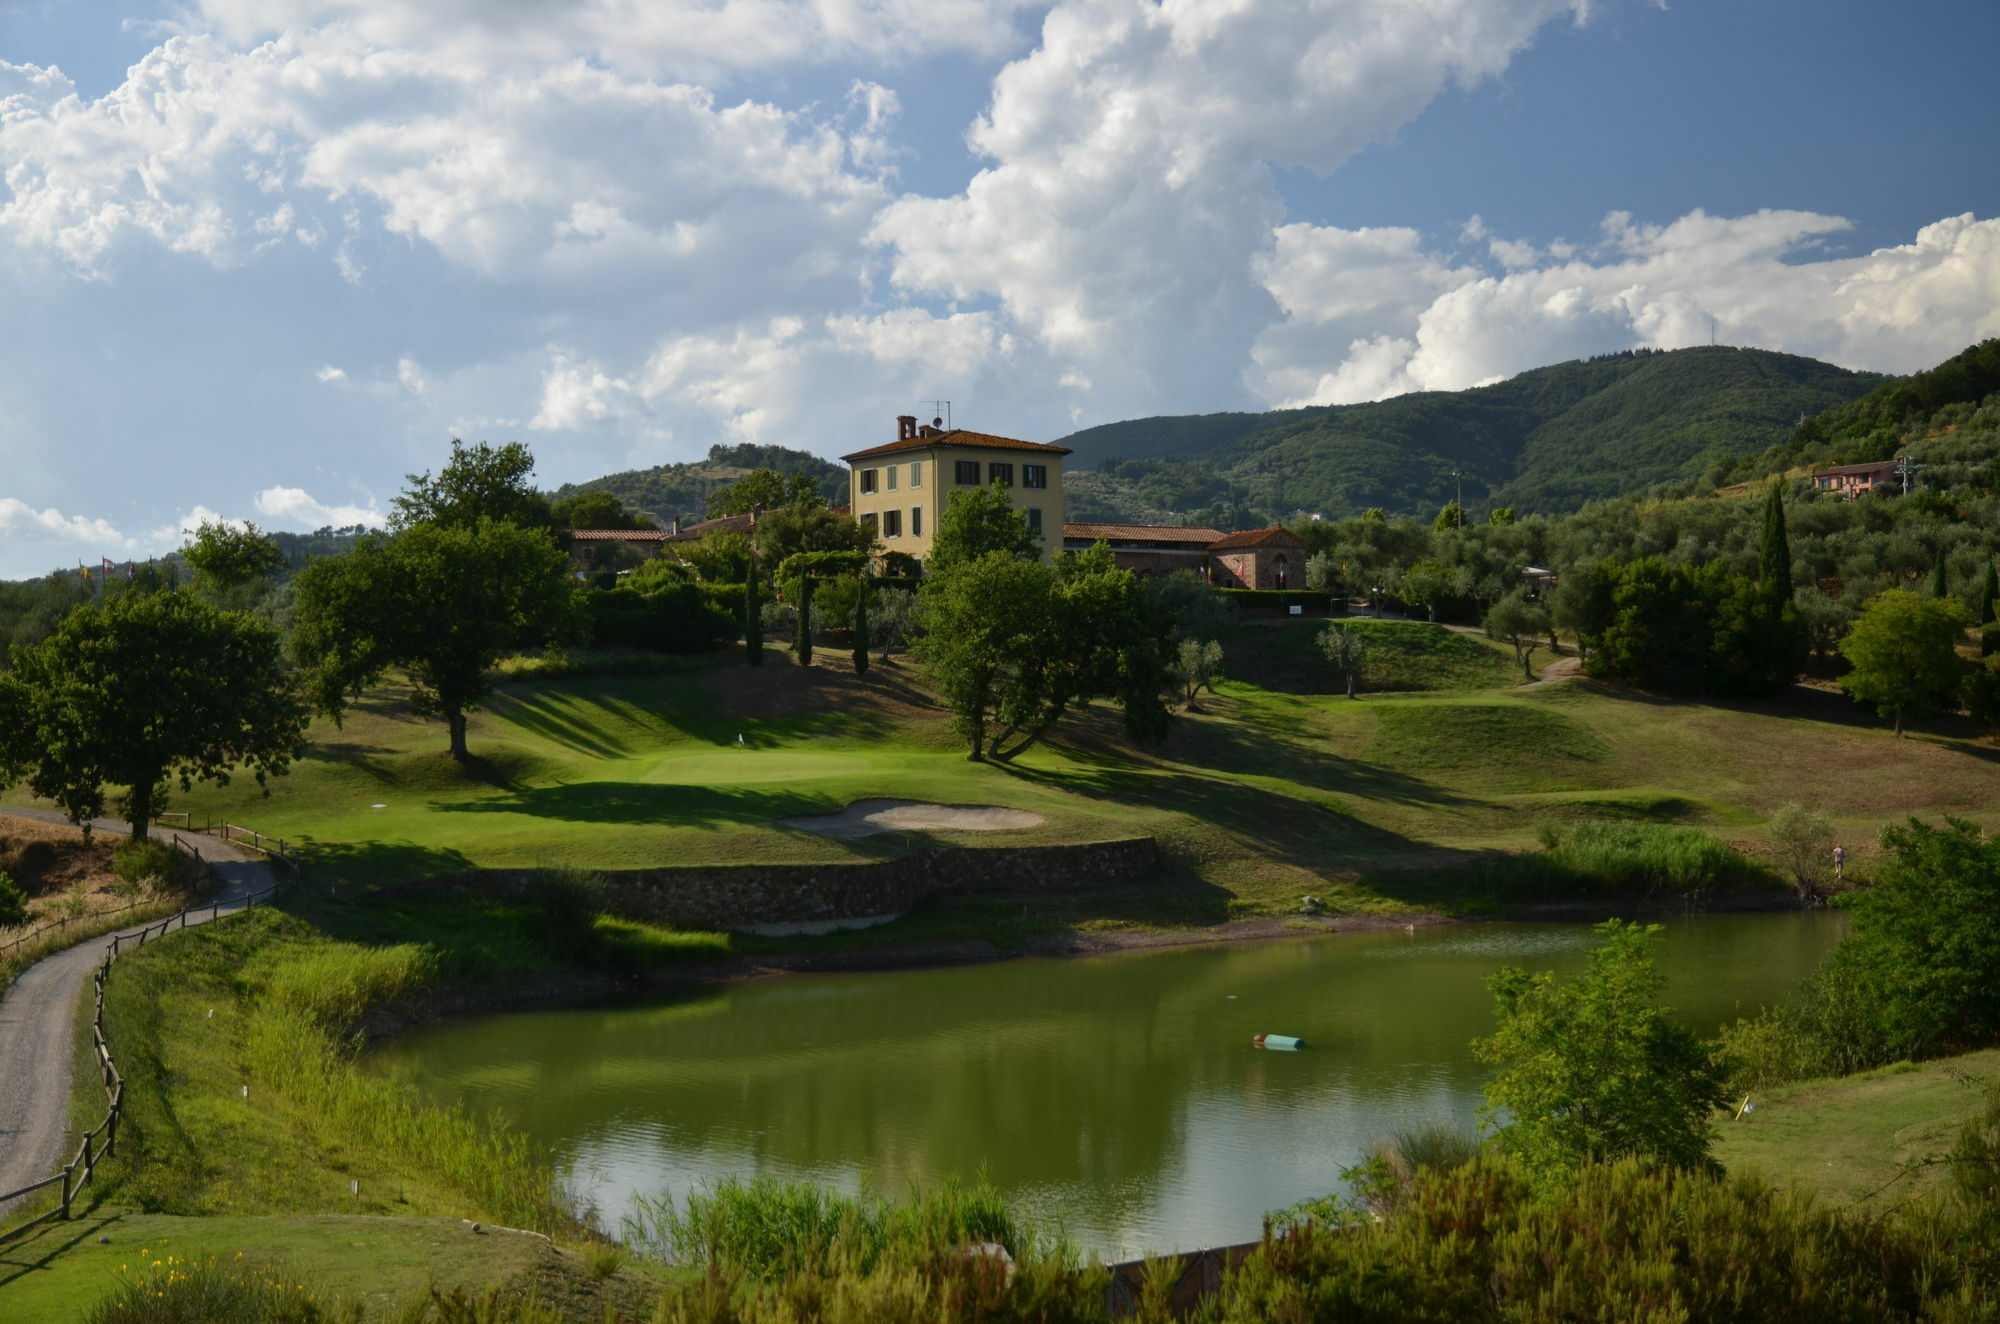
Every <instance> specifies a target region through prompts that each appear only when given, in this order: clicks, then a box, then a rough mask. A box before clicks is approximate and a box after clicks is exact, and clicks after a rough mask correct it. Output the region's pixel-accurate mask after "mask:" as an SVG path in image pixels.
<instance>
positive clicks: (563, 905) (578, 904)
mask: <svg viewBox="0 0 2000 1324" xmlns="http://www.w3.org/2000/svg"><path fill="white" fill-rule="evenodd" d="M528 903H529V904H530V905H532V906H533V907H534V908H535V910H536V912H537V913H538V914H539V916H540V918H541V921H542V938H543V941H544V942H546V943H547V944H548V947H549V950H550V951H552V952H554V953H555V954H556V955H558V956H560V957H562V958H563V959H564V960H569V961H577V960H582V959H584V958H586V957H588V956H590V955H592V954H593V953H595V952H596V951H597V950H598V938H597V921H598V919H599V918H600V917H602V916H603V914H604V909H605V895H604V879H603V878H601V877H599V876H598V875H596V874H592V873H584V872H582V871H580V870H576V869H538V870H536V871H535V873H534V874H533V876H532V877H530V879H529V881H528Z"/></svg>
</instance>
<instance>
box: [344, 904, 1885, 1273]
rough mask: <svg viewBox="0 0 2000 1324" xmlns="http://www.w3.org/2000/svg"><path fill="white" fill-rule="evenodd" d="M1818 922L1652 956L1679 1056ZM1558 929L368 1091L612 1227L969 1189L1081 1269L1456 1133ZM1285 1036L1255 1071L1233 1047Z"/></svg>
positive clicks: (486, 1037) (887, 1002) (751, 994)
mask: <svg viewBox="0 0 2000 1324" xmlns="http://www.w3.org/2000/svg"><path fill="white" fill-rule="evenodd" d="M1844 923H1845V917H1844V916H1842V915H1838V914H1825V913H1821V914H1776V915H1724V916H1696V917H1690V918H1686V919H1680V920H1675V921H1672V922H1669V924H1668V925H1667V934H1666V936H1665V938H1664V940H1663V941H1662V942H1661V943H1660V945H1659V947H1658V953H1659V964H1660V968H1661V970H1662V972H1663V973H1665V974H1666V975H1667V976H1668V980H1669V982H1668V985H1667V992H1666V1001H1667V1003H1668V1004H1669V1005H1671V1006H1672V1007H1674V1008H1675V1009H1676V1011H1677V1013H1678V1014H1679V1015H1680V1016H1681V1017H1682V1018H1683V1019H1685V1020H1686V1021H1687V1023H1689V1024H1690V1025H1692V1026H1694V1027H1695V1028H1697V1029H1699V1030H1700V1031H1702V1032H1703V1033H1707V1032H1710V1031H1712V1030H1713V1029H1715V1028H1716V1027H1717V1026H1718V1025H1721V1024H1723V1023H1726V1022H1728V1021H1730V1020H1733V1019H1734V1018H1735V1017H1737V1016H1738V1015H1748V1014H1751V1013H1753V1012H1755V1011H1756V1010H1757V1008H1759V1007H1760V1006H1762V1005H1764V1004H1765V1003H1767V1002H1770V1001H1772V1000H1774V999H1775V998H1777V997H1779V996H1780V995H1781V994H1782V993H1783V992H1784V990H1785V989H1786V988H1787V987H1788V986H1789V985H1790V984H1791V983H1792V982H1793V981H1795V980H1797V979H1799V978H1800V977H1802V976H1804V975H1805V974H1807V973H1809V972H1810V971H1811V970H1812V968H1813V967H1814V966H1815V965H1816V964H1817V963H1818V962H1819V960H1820V958H1821V957H1822V956H1824V955H1825V953H1826V952H1827V951H1828V950H1830V949H1831V947H1832V946H1833V944H1834V942H1835V941H1836V940H1837V939H1838V937H1839V935H1840V932H1841V930H1842V926H1843V925H1844ZM1590 945H1591V934H1590V931H1589V929H1588V928H1587V927H1585V926H1581V925H1550V924H1513V923H1491V924H1474V925H1455V926H1446V927H1440V928H1432V929H1423V930H1418V931H1417V932H1415V933H1406V932H1404V931H1403V930H1401V929H1397V930H1393V931H1390V932H1385V933H1369V934H1346V935H1338V936H1330V937H1314V938H1301V939H1298V940H1295V941H1286V942H1271V943H1260V944H1251V945H1243V946H1231V947H1199V948H1182V949H1169V950H1165V951H1150V952H1133V953H1126V954H1120V955H1114V956H1101V957H1090V958H1085V959H1072V960H1016V961H1005V962H999V963H996V964H990V965H980V966H960V967H953V968H948V969H938V970H906V971H894V972H885V973H870V974H843V975H815V976H794V977H787V978H780V979H771V980H765V981H759V982H749V983H740V984H733V985H726V986H723V987H720V988H717V989H713V990H709V991H704V992H700V993H694V994H688V995H683V996H677V997H673V998H670V999H666V1000H656V1001H652V1002H649V1003H648V1004H647V1005H644V1006H619V1007H609V1008H593V1009H587V1010H569V1011H554V1012H538V1013H525V1014H510V1015H504V1016H492V1017H485V1018H480V1019H474V1020H465V1021H456V1022H451V1023H448V1024H445V1025H442V1026H439V1027H435V1028H432V1029H430V1030H427V1031H423V1032H419V1033H415V1034H412V1035H410V1036H408V1037H407V1038H404V1039H401V1040H398V1041H395V1042H392V1043H390V1044H388V1045H385V1046H384V1047H383V1048H382V1049H381V1050H379V1051H378V1052H376V1053H374V1054H372V1055H371V1060H372V1061H373V1062H374V1063H375V1064H377V1065H378V1066H379V1067H380V1068H381V1069H383V1070H387V1071H393V1072H395V1073H397V1074H399V1075H403V1076H406V1077H408V1078H409V1079H411V1080H413V1081H416V1082H418V1084H419V1086H420V1088H422V1089H423V1090H424V1091H425V1092H426V1093H427V1094H429V1095H430V1096H431V1097H434V1098H437V1099H440V1100H445V1101H458V1102H462V1103H464V1104H466V1105H468V1106H469V1107H471V1108H474V1109H476V1110H482V1111H483V1110H488V1109H499V1110H501V1111H502V1112H503V1113H505V1114H506V1115H507V1116H508V1117H509V1118H511V1119H512V1120H513V1122H514V1123H515V1124H516V1125H517V1126H519V1127H520V1128H521V1129H523V1130H524V1131H526V1132H527V1133H528V1134H530V1135H533V1136H535V1137H536V1138H538V1139H540V1140H542V1141H543V1142H545V1143H547V1144H548V1145H549V1146H551V1147H552V1148H553V1149H554V1150H555V1152H556V1153H557V1154H558V1155H559V1157H560V1159H561V1162H562V1163H563V1165H564V1167H565V1170H566V1172H567V1174H568V1179H569V1181H570V1182H571V1184H572V1186H573V1188H574V1189H575V1190H576V1192H577V1193H578V1194H579V1195H580V1196H581V1197H582V1198H583V1200H584V1201H585V1202H586V1203H587V1204H589V1205H591V1206H594V1207H595V1208H596V1209H597V1210H598V1211H599V1214H600V1217H601V1218H602V1219H603V1221H604V1223H605V1225H606V1227H607V1228H613V1229H615V1228H616V1227H617V1225H618V1222H619V1220H620V1218H621V1217H622V1215H623V1214H624V1212H625V1211H626V1210H627V1209H628V1208H629V1202H630V1200H631V1198H632V1196H633V1195H634V1194H635V1193H637V1194H644V1195H650V1196H658V1195H660V1194H662V1193H666V1192H671V1193H672V1194H674V1195H676V1196H679V1195H683V1194H685V1193H686V1191H687V1190H688V1189H689V1188H690V1187H691V1186H692V1185H694V1184H697V1183H704V1182H709V1181H712V1180H714V1179H717V1178H720V1177H724V1176H730V1175H735V1176H742V1177H749V1176H751V1175H754V1174H760V1173H770V1174H775V1175H779V1176H783V1177H789V1178H803V1179H807V1180H811V1181H815V1182H819V1183H822V1184H825V1185H830V1186H835V1187H839V1188H842V1189H847V1190H852V1189H855V1188H856V1187H857V1186H860V1185H864V1184H865V1185H867V1186H870V1187H873V1188H875V1189H877V1190H882V1191H886V1192H890V1193H897V1192H901V1191H902V1190H904V1189H906V1188H907V1186H908V1185H909V1183H911V1182H924V1183H929V1182H934V1181H937V1180H939V1179H941V1178H943V1177H946V1176H949V1175H957V1176H961V1177H964V1178H968V1179H971V1178H975V1177H977V1176H979V1175H981V1174H983V1175H984V1176H985V1177H986V1179H987V1180H989V1181H990V1182H992V1183H993V1184H994V1185H995V1186H996V1187H998V1188H999V1189H1000V1190H1001V1191H1002V1192H1003V1193H1005V1194H1006V1195H1007V1196H1008V1197H1009V1198H1010V1199H1012V1200H1014V1201H1015V1202H1016V1203H1017V1204H1019V1205H1020V1206H1022V1207H1024V1208H1026V1209H1027V1210H1029V1211H1030V1212H1032V1213H1034V1214H1036V1215H1038V1216H1041V1217H1043V1218H1045V1219H1048V1220H1051V1221H1055V1222H1059V1223H1060V1224H1061V1225H1062V1226H1063V1228H1064V1229H1065V1230H1066V1231H1067V1232H1068V1233H1069V1234H1070V1235H1071V1236H1072V1237H1073V1238H1075V1239H1076V1241H1077V1242H1078V1243H1079V1244H1080V1245H1081V1246H1083V1247H1084V1248H1085V1249H1087V1250H1089V1251H1091V1252H1094V1253H1098V1254H1101V1255H1104V1256H1106V1257H1110V1258H1124V1257H1127V1256H1134V1255H1138V1254H1142V1253H1154V1252H1164V1251H1171V1250H1175V1249H1194V1248H1196V1247H1200V1246H1211V1245H1222V1244H1226V1243H1230V1242H1238V1241H1246V1240H1250V1239H1253V1238H1254V1237H1256V1235H1257V1233H1258V1228H1259V1222H1260V1216H1261V1215H1262V1214H1263V1212H1264V1211H1265V1210H1268V1209H1273V1208H1278V1207H1281V1206H1284V1205H1287V1204H1290V1203H1292V1202H1294V1201H1297V1200H1299V1199H1302V1198H1305V1197H1308V1196H1314V1195H1321V1194H1324V1193H1326V1192H1328V1191H1331V1190H1334V1189H1336V1188H1337V1187H1338V1186H1339V1184H1340V1171H1341V1169H1342V1168H1344V1167H1347V1166H1350V1165H1352V1164H1353V1163H1355V1162H1356V1161H1357V1160H1359V1159H1360V1158H1361V1157H1362V1156H1363V1154H1364V1153H1365V1151H1366V1150H1367V1147H1368V1146H1369V1144H1370V1143H1371V1142H1372V1141H1375V1140H1378V1139H1381V1138H1384V1137H1387V1136H1389V1135H1391V1134H1393V1133H1394V1132H1396V1131H1398V1130H1400V1129H1407V1128H1410V1127H1412V1126H1416V1125H1421V1124H1423V1123H1427V1122H1448V1123H1452V1124H1455V1125H1459V1126H1462V1127H1464V1128H1466V1129H1470V1128H1471V1127H1472V1126H1473V1125H1474V1122H1475V1119H1476V1114H1477V1110H1478V1106H1479V1100H1480V1093H1479V1092H1480V1085H1481V1083H1482V1081H1483V1080H1484V1078H1485V1075H1486V1069H1485V1068H1483V1067H1481V1066H1480V1065H1479V1064H1478V1063H1476V1062H1475V1061H1474V1060H1473V1058H1472V1054H1471V1051H1470V1049H1469V1047H1468V1045H1469V1044H1470V1042H1471V1041H1472V1040H1473V1039H1474V1038H1476V1037H1478V1036H1480V1035H1482V1034H1486V1033H1488V1032H1489V1031H1490V1030H1491V1029H1492V1024H1493V1020H1492V998H1491V996H1490V995H1489V994H1488V992H1487V991H1486V987H1485V984H1484V980H1485V978H1486V976H1487V975H1488V974H1490V973H1491V972H1492V971H1494V970H1495V969H1498V968H1499V967H1501V966H1507V965H1517V966H1523V967H1526V968H1528V969H1535V970H1541V969H1558V970H1574V969H1576V968H1578V967H1579V966H1580V965H1581V963H1582V960H1583V957H1584V955H1585V953H1586V951H1587V950H1588V948H1589V946H1590ZM1258 1033H1277V1034H1287V1035H1297V1036H1300V1037H1302V1038H1303V1039H1304V1040H1305V1043H1306V1047H1305V1049H1304V1050H1303V1051H1299V1052H1293V1053H1278V1052H1268V1051H1264V1050H1261V1049H1258V1048H1256V1047H1254V1046H1253V1045H1252V1043H1251V1039H1252V1036H1253V1035H1256V1034H1258Z"/></svg>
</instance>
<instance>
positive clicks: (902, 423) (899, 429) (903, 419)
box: [896, 414, 917, 441]
mask: <svg viewBox="0 0 2000 1324" xmlns="http://www.w3.org/2000/svg"><path fill="white" fill-rule="evenodd" d="M916 435H917V416H916V415H915V414H898V415H896V440H897V441H914V440H915V439H916Z"/></svg>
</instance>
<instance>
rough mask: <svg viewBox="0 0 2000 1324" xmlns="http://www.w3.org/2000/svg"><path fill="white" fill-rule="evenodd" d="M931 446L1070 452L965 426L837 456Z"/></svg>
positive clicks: (863, 457)
mask: <svg viewBox="0 0 2000 1324" xmlns="http://www.w3.org/2000/svg"><path fill="white" fill-rule="evenodd" d="M933 446H979V447H984V448H987V449H993V450H1003V451H1043V452H1045V453H1047V454H1050V455H1068V454H1069V453H1070V450H1069V447H1067V446H1051V445H1050V444H1049V443H1047V442H1045V441H1017V440H1015V439H1014V438H1013V437H995V436H992V435H990V434H988V433H985V432H968V431H966V430H965V429H964V428H953V429H952V430H951V431H949V432H937V431H932V432H930V433H929V434H928V435H922V434H920V435H918V436H914V437H905V438H903V439H902V440H900V441H891V442H887V443H885V444H883V445H880V446H870V447H869V448H868V449H867V450H859V451H855V452H854V453H853V454H852V455H843V456H841V457H840V458H841V459H843V460H847V461H849V462H852V461H855V460H872V459H874V458H876V457H877V456H880V455H897V454H900V453H902V452H903V451H927V450H929V449H930V448H931V447H933Z"/></svg>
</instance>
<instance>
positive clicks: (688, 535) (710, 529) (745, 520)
mask: <svg viewBox="0 0 2000 1324" xmlns="http://www.w3.org/2000/svg"><path fill="white" fill-rule="evenodd" d="M756 522H757V521H756V517H755V516H751V515H724V516H723V517H722V518H721V519H705V520H703V521H702V522H701V523H699V524H683V525H681V531H680V532H679V533H669V534H668V535H667V536H666V541H667V542H688V541H690V540H692V539H695V538H699V537H702V536H704V535H705V534H710V533H748V532H750V529H751V527H752V526H753V525H755V524H756Z"/></svg>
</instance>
